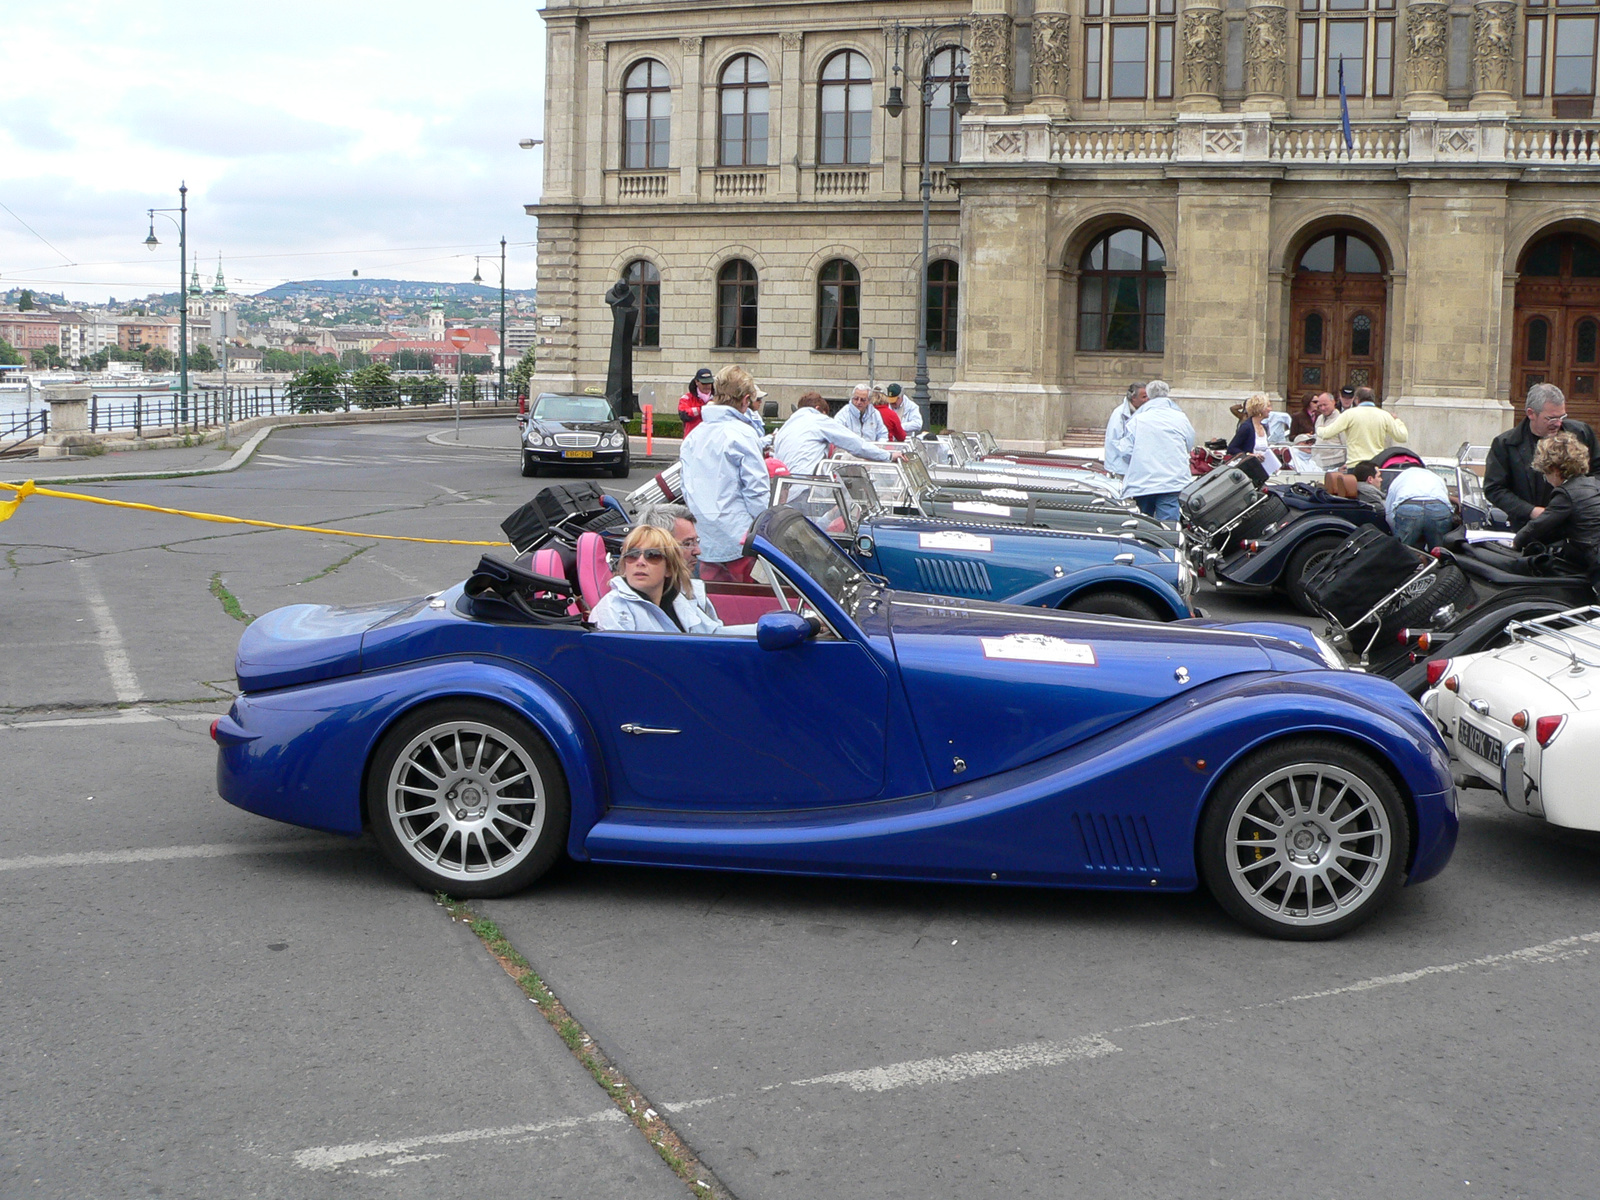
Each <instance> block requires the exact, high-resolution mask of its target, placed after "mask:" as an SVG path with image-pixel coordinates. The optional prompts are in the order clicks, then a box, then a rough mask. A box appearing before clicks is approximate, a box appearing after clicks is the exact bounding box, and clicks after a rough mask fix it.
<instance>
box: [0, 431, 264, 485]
mask: <svg viewBox="0 0 1600 1200" xmlns="http://www.w3.org/2000/svg"><path fill="white" fill-rule="evenodd" d="M276 428H277V426H276V425H268V426H267V427H266V428H265V429H258V430H256V431H255V433H254V434H252V435H251V437H250V440H249V441H247V442H246V443H245V444H244V445H242V446H240V447H239V448H238V449H237V450H235V451H234V452H233V456H232V457H231V458H229V459H228V461H227V462H225V463H219V464H217V465H216V466H214V467H193V468H189V469H186V470H177V471H123V472H118V473H116V474H112V475H55V476H48V475H34V476H31V477H30V478H32V480H33V482H34V483H45V484H57V483H116V482H118V481H120V480H124V479H185V478H187V477H189V476H191V475H221V474H224V473H225V472H228V471H237V470H238V469H239V468H240V467H242V466H244V465H245V463H247V462H249V461H250V456H251V455H252V454H254V453H255V452H256V450H257V448H258V447H259V446H260V445H261V443H262V442H264V441H266V440H267V436H268V435H269V434H271V433H272V431H273V430H274V429H276ZM5 482H7V483H22V482H23V480H21V479H8V480H6V481H5Z"/></svg>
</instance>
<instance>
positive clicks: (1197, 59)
mask: <svg viewBox="0 0 1600 1200" xmlns="http://www.w3.org/2000/svg"><path fill="white" fill-rule="evenodd" d="M1222 45H1223V32H1222V10H1221V9H1219V8H1201V7H1196V6H1194V5H1191V6H1189V7H1188V8H1186V9H1184V12H1183V72H1182V76H1181V78H1182V81H1183V94H1184V95H1188V96H1192V95H1209V96H1215V95H1217V94H1219V93H1220V92H1221V90H1222Z"/></svg>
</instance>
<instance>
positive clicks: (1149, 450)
mask: <svg viewBox="0 0 1600 1200" xmlns="http://www.w3.org/2000/svg"><path fill="white" fill-rule="evenodd" d="M1144 391H1145V400H1144V403H1143V404H1141V405H1139V407H1138V409H1137V411H1135V412H1134V414H1133V416H1132V417H1130V418H1129V419H1128V427H1127V429H1126V430H1125V431H1124V432H1123V435H1122V436H1121V437H1120V438H1119V439H1118V440H1117V442H1116V449H1117V450H1118V451H1119V452H1121V453H1124V454H1126V455H1127V457H1128V469H1127V470H1126V471H1124V472H1123V476H1122V494H1123V495H1124V496H1127V497H1129V498H1131V499H1132V500H1133V502H1134V503H1135V504H1137V505H1138V506H1139V511H1140V512H1142V513H1144V514H1145V515H1146V516H1150V517H1156V518H1158V519H1160V520H1162V521H1176V520H1178V516H1179V513H1178V493H1179V492H1181V491H1182V490H1183V488H1184V486H1185V485H1186V484H1188V482H1189V480H1190V478H1191V476H1190V473H1189V452H1190V451H1191V450H1193V449H1194V426H1193V425H1191V424H1189V418H1188V417H1186V416H1184V415H1183V410H1182V409H1180V408H1179V407H1178V406H1177V405H1176V404H1174V403H1173V402H1172V396H1171V392H1172V389H1171V388H1170V387H1169V386H1168V385H1167V384H1166V383H1165V382H1164V381H1163V380H1160V379H1155V380H1152V381H1151V382H1150V383H1147V384H1146V385H1145V388H1144Z"/></svg>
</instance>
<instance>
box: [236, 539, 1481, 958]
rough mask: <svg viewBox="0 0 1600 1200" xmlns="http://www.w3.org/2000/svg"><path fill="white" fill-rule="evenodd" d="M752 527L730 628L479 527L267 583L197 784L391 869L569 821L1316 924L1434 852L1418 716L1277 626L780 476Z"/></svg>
mask: <svg viewBox="0 0 1600 1200" xmlns="http://www.w3.org/2000/svg"><path fill="white" fill-rule="evenodd" d="M586 536H587V537H588V538H591V539H593V543H591V544H598V542H599V540H600V539H599V535H596V534H589V535H586ZM748 549H749V550H750V552H751V553H753V554H755V555H758V556H759V557H760V558H761V559H762V560H763V564H764V567H765V570H764V571H763V572H762V573H763V574H767V575H769V576H770V579H771V586H770V588H769V589H768V591H767V593H766V596H765V599H764V600H761V601H759V603H758V602H757V598H756V597H754V596H753V595H752V594H750V589H751V587H752V585H748V584H731V585H728V587H729V588H732V589H734V591H733V592H732V593H729V594H728V595H727V596H720V595H719V593H718V591H717V589H716V587H715V586H714V587H713V590H712V596H713V600H714V602H716V603H717V604H718V605H719V607H720V606H721V605H722V604H723V603H725V602H734V603H735V607H736V608H737V609H738V613H737V615H738V617H739V618H741V619H753V620H754V624H755V632H754V634H753V636H736V635H734V636H715V637H712V636H692V635H687V634H676V633H674V634H661V635H658V634H650V633H631V632H630V633H615V632H602V631H598V630H595V629H592V628H589V627H588V626H586V625H585V624H583V623H582V622H581V621H580V620H579V619H578V618H576V617H573V616H570V615H567V614H568V608H567V604H568V600H567V596H568V594H570V592H571V591H572V589H571V588H570V587H569V586H568V584H567V583H566V581H562V580H558V579H554V578H550V577H544V576H538V575H531V574H521V573H519V572H517V571H515V570H513V569H512V568H510V567H508V566H507V564H501V563H496V562H495V561H494V560H492V559H486V560H485V561H484V562H483V563H480V564H479V570H478V571H477V572H476V573H474V575H473V576H472V578H471V579H469V580H468V581H467V582H466V584H464V585H457V586H456V587H453V588H451V589H449V590H447V591H445V592H442V593H440V594H438V595H435V596H423V597H417V598H414V599H410V600H399V601H394V602H390V603H385V604H373V605H366V606H361V607H355V608H332V607H322V606H313V605H295V606H292V607H289V608H282V609H278V610H276V611H274V612H271V613H268V614H267V615H266V616H264V617H262V618H260V619H259V620H257V621H256V622H255V623H254V624H253V625H251V626H250V628H249V629H248V630H246V632H245V634H244V637H243V638H242V639H241V641H240V645H239V654H238V663H237V670H238V676H239V685H240V688H241V692H242V694H241V695H240V696H239V697H238V698H237V699H236V700H235V701H234V703H233V706H232V708H231V709H230V710H229V712H228V715H227V716H225V717H222V718H220V719H219V720H218V721H217V722H216V724H215V725H214V726H213V730H212V736H213V737H214V738H215V739H216V741H217V743H218V746H219V752H218V763H217V781H218V789H219V791H220V792H221V794H222V796H223V798H224V799H226V800H228V801H230V802H231V803H233V804H236V805H238V806H240V807H241V808H244V809H247V810H249V811H251V812H254V813H259V814H261V815H262V816H266V817H271V818H274V819H277V820H280V821H287V822H290V823H292V824H295V825H302V826H308V827H311V828H316V829H323V830H330V831H334V832H338V833H343V834H349V835H352V836H354V835H358V834H360V833H362V832H363V831H364V830H366V829H368V828H370V829H371V830H372V832H373V834H374V835H375V837H376V839H377V841H378V842H379V844H380V845H381V846H382V847H383V849H384V850H385V852H386V853H387V854H388V856H389V857H390V858H391V859H392V861H393V862H394V863H395V865H396V866H397V867H398V868H399V869H400V870H401V871H403V872H404V873H405V874H407V875H408V876H410V878H411V879H413V880H414V881H415V882H417V883H418V884H420V885H421V886H424V887H427V888H436V889H441V890H443V891H446V892H450V893H453V894H455V895H459V896H496V895H503V894H506V893H508V892H511V891H514V890H517V889H520V888H523V887H526V886H528V885H529V884H531V883H532V882H533V881H534V880H536V879H538V878H539V876H540V875H541V874H543V873H544V872H545V871H546V870H547V869H548V868H549V867H550V866H551V864H552V863H554V862H555V861H556V860H557V859H558V858H559V857H560V856H561V855H563V854H567V855H570V856H572V857H573V858H575V859H581V860H589V861H595V862H610V863H636V864H649V865H655V866H664V867H700V868H710V869H719V870H737V871H756V872H781V873H791V874H808V875H828V876H848V877H854V878H871V879H889V880H933V881H944V882H951V883H969V884H997V885H1008V886H1073V887H1086V888H1105V889H1124V890H1137V891H1141V892H1147V891H1152V890H1154V891H1173V892H1183V891H1189V890H1192V889H1194V888H1196V887H1197V886H1199V885H1200V884H1201V883H1202V882H1203V883H1204V884H1205V885H1206V887H1207V888H1209V890H1210V891H1211V892H1212V893H1213V894H1214V895H1215V896H1216V898H1217V900H1218V901H1219V902H1220V903H1221V905H1222V906H1223V907H1224V908H1225V909H1226V910H1227V911H1228V912H1229V913H1230V914H1232V915H1233V916H1234V917H1236V918H1237V919H1238V920H1240V921H1241V922H1243V923H1244V924H1246V925H1247V926H1250V927H1251V928H1253V929H1256V930H1259V931H1261V932H1263V933H1267V934H1271V935H1276V936H1281V937H1286V938H1298V939H1311V938H1323V937H1331V936H1334V935H1336V934H1338V933H1341V932H1343V931H1345V930H1347V929H1349V928H1351V927H1352V926H1354V925H1356V924H1358V923H1360V922H1362V921H1364V920H1366V919H1367V918H1368V917H1370V916H1372V915H1373V913H1374V912H1375V911H1376V910H1377V909H1379V908H1380V907H1382V906H1383V905H1384V904H1385V903H1386V902H1387V901H1389V900H1390V899H1391V898H1392V897H1393V895H1394V894H1395V892H1396V890H1397V889H1398V888H1399V887H1400V886H1401V885H1402V884H1403V883H1407V882H1411V883H1415V882H1419V881H1421V880H1425V879H1427V878H1429V877H1430V876H1432V875H1434V874H1436V873H1437V872H1438V871H1439V870H1441V869H1442V868H1443V867H1444V865H1445V863H1446V862H1447V861H1448V859H1449V857H1450V854H1451V851H1452V848H1453V847H1454V844H1455V839H1456V828H1457V820H1456V803H1455V792H1454V789H1453V786H1452V783H1451V777H1450V765H1449V758H1448V755H1447V753H1446V750H1445V746H1444V743H1443V742H1442V741H1441V740H1440V737H1439V734H1438V732H1437V731H1436V730H1435V728H1434V726H1433V724H1432V723H1431V722H1430V721H1429V720H1428V719H1427V717H1426V716H1425V715H1424V714H1423V712H1422V711H1421V709H1419V708H1418V707H1417V706H1416V704H1415V703H1413V702H1412V701H1411V700H1410V698H1409V697H1407V696H1406V695H1405V694H1404V693H1402V692H1401V691H1400V690H1399V689H1398V688H1396V687H1395V686H1394V685H1393V684H1391V683H1389V682H1387V681H1386V680H1382V679H1375V678H1371V677H1369V676H1366V675H1362V674H1359V673H1349V672H1344V671H1336V670H1334V667H1335V666H1336V664H1337V663H1338V661H1339V660H1338V657H1337V655H1336V654H1334V653H1333V652H1332V651H1331V650H1330V649H1329V648H1327V647H1324V646H1321V645H1320V643H1317V642H1316V641H1315V640H1314V639H1313V638H1312V637H1311V636H1310V635H1309V634H1308V633H1307V632H1306V631H1305V630H1303V629H1298V628H1295V627H1292V626H1278V625H1267V624H1244V625H1235V626H1223V625H1219V624H1208V623H1202V622H1183V623H1175V624H1164V625H1151V624H1144V623H1138V622H1129V621H1120V620H1115V619H1107V618H1085V617H1079V616H1073V615H1068V614H1062V613H1053V612H1043V611H1040V610H1037V609H1028V608H1020V607H1015V606H1010V605H999V604H988V603H982V602H978V601H971V600H951V599H948V598H943V597H936V596H928V595H916V594H907V593H904V592H896V591H893V590H891V589H889V588H886V587H884V586H882V584H881V582H880V581H877V580H874V579H873V578H872V577H871V576H870V575H868V574H867V573H866V572H864V571H862V570H861V568H860V567H859V566H857V565H856V564H855V563H854V562H853V561H852V560H851V559H850V558H849V557H848V556H847V555H845V554H844V553H842V552H841V551H840V550H839V548H838V547H837V546H836V545H834V543H833V542H832V541H830V540H829V539H828V538H827V537H826V536H824V535H823V534H822V532H821V531H820V530H818V529H817V528H816V526H815V525H813V524H812V523H811V522H810V521H808V520H807V519H806V518H805V517H804V516H802V515H801V514H800V513H798V512H796V511H794V510H793V509H787V508H775V509H772V510H770V511H769V512H767V513H766V514H764V515H763V516H762V517H761V518H759V519H758V520H757V522H756V524H755V527H754V529H753V530H752V532H751V535H750V538H749V541H748ZM592 586H593V585H592V583H591V584H586V585H585V587H586V588H587V589H589V590H591V591H592ZM740 589H743V590H742V591H741V590H740ZM756 607H760V608H763V609H765V611H762V612H759V613H758V612H756V611H754V610H755V608H756ZM729 615H730V616H731V615H734V614H733V613H732V612H731V611H730V612H729Z"/></svg>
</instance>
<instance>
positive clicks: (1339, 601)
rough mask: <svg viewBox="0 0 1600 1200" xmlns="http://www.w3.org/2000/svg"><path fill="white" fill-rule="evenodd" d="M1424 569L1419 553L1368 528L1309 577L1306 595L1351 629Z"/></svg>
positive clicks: (1306, 580)
mask: <svg viewBox="0 0 1600 1200" xmlns="http://www.w3.org/2000/svg"><path fill="white" fill-rule="evenodd" d="M1422 566H1423V559H1422V558H1421V557H1420V556H1419V555H1418V554H1417V552H1416V551H1414V550H1410V549H1407V548H1406V547H1405V546H1404V545H1403V544H1401V542H1400V540H1399V539H1398V538H1394V537H1391V536H1390V535H1389V534H1387V533H1385V532H1383V530H1381V529H1379V528H1377V527H1376V526H1372V525H1368V526H1367V527H1365V528H1364V529H1358V530H1356V531H1355V532H1354V533H1353V534H1351V535H1350V536H1349V537H1348V538H1346V539H1345V541H1344V543H1343V544H1342V545H1340V546H1339V547H1338V549H1336V550H1334V552H1333V553H1332V554H1330V555H1328V557H1327V558H1325V559H1323V560H1322V562H1321V564H1320V565H1319V566H1318V567H1317V569H1316V570H1314V571H1312V572H1311V574H1309V575H1307V576H1306V579H1305V591H1306V595H1307V596H1308V597H1309V598H1310V600H1311V602H1312V603H1313V604H1315V605H1316V606H1317V607H1318V608H1319V609H1321V610H1322V611H1323V612H1325V613H1327V614H1328V615H1329V616H1330V617H1332V618H1333V619H1334V620H1335V621H1338V622H1339V624H1341V625H1343V626H1344V627H1345V628H1346V629H1348V628H1350V627H1351V626H1352V625H1353V624H1354V623H1355V622H1357V621H1358V620H1360V619H1361V617H1362V616H1364V615H1365V614H1366V613H1367V612H1368V611H1370V610H1371V608H1372V606H1373V605H1374V604H1376V603H1377V602H1378V601H1379V600H1382V599H1383V598H1384V597H1385V596H1387V595H1388V594H1389V593H1390V592H1393V591H1394V590H1395V589H1396V588H1398V587H1400V585H1401V584H1403V583H1405V582H1406V580H1408V579H1410V578H1411V577H1412V576H1413V575H1415V574H1416V573H1417V572H1418V571H1419V570H1421V569H1422Z"/></svg>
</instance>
